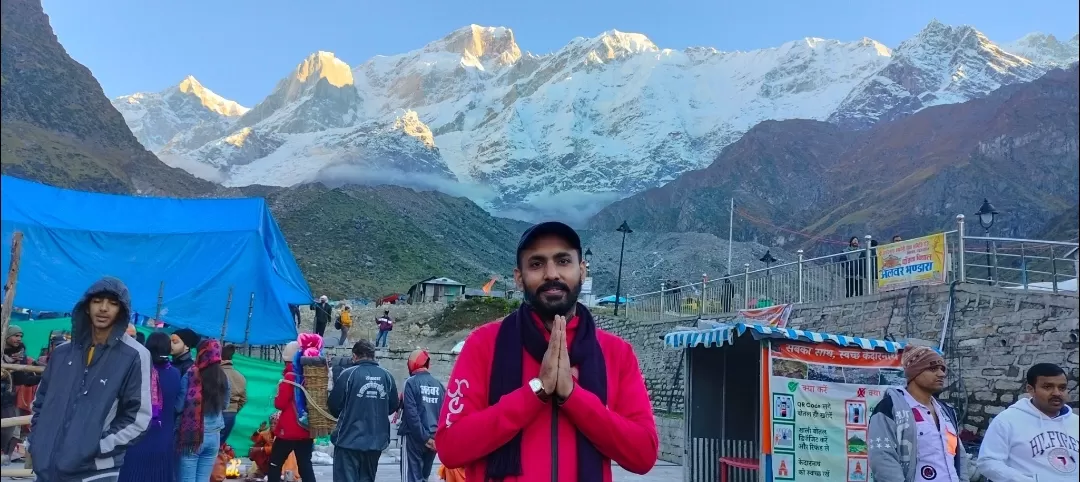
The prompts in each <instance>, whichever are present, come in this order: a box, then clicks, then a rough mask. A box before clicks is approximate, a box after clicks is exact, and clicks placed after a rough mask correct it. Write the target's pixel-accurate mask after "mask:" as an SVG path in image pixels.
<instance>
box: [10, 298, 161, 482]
mask: <svg viewBox="0 0 1080 482" xmlns="http://www.w3.org/2000/svg"><path fill="white" fill-rule="evenodd" d="M103 292H109V293H113V294H115V295H116V296H117V297H118V298H119V299H120V305H121V308H120V313H119V314H118V316H117V320H116V322H115V323H114V325H113V327H112V332H111V334H110V335H109V338H108V339H107V340H106V342H105V343H104V344H101V345H96V346H94V345H93V334H92V327H91V324H90V316H89V314H88V306H87V305H88V304H89V300H90V297H91V296H92V295H95V294H99V293H103ZM130 313H131V296H130V295H129V294H128V290H127V287H125V286H124V284H123V283H122V282H120V280H118V279H115V278H104V279H102V280H100V281H98V282H96V283H94V284H93V285H91V286H90V289H88V290H87V291H86V294H84V295H83V299H82V300H81V301H79V302H78V303H77V304H76V305H75V308H74V309H73V310H71V331H72V333H71V342H70V343H64V344H62V345H60V346H58V347H56V348H55V349H54V350H53V352H52V354H51V355H50V356H49V362H48V364H47V365H46V367H45V373H44V374H42V376H41V383H40V384H39V385H38V391H37V396H36V397H35V398H34V413H33V416H32V418H31V419H30V427H31V429H30V430H31V431H30V439H29V442H30V455H31V456H32V457H33V464H34V472H35V473H36V474H37V480H38V481H39V482H58V481H67V480H73V479H75V480H82V478H85V477H87V476H89V475H94V474H100V473H107V472H115V471H118V470H119V468H120V466H121V465H123V464H124V452H125V451H127V448H128V447H130V446H131V445H134V444H135V442H137V441H138V439H139V438H140V437H141V436H142V434H143V432H145V431H146V428H147V426H148V425H149V423H150V417H151V407H150V369H151V368H150V353H149V352H148V351H146V348H144V347H143V346H142V345H140V344H139V343H138V342H136V341H135V339H134V338H131V337H130V336H128V335H126V334H125V333H124V332H125V331H126V330H127V325H128V323H127V320H128V317H129V314H130ZM91 347H93V349H94V351H93V359H92V360H89V361H88V360H87V357H88V355H89V354H90V348H91Z"/></svg>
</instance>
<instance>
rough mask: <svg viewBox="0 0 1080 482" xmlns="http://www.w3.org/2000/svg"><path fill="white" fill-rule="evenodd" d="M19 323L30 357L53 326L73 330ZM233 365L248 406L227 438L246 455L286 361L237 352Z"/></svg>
mask: <svg viewBox="0 0 1080 482" xmlns="http://www.w3.org/2000/svg"><path fill="white" fill-rule="evenodd" d="M17 325H18V326H19V328H22V330H23V344H25V345H26V353H27V354H28V355H29V356H30V357H31V358H37V357H38V355H39V354H40V353H41V349H42V348H44V347H45V345H47V344H48V342H49V333H51V332H52V331H53V330H62V331H69V330H71V318H54V319H50V320H24V321H20V322H18V323H17ZM138 330H139V331H141V332H143V333H144V334H147V335H149V334H150V333H151V332H152V331H153V330H151V329H149V328H143V327H140V328H139V329H138ZM233 365H234V366H235V367H236V369H237V370H238V371H239V372H240V373H241V374H243V375H244V378H246V379H247V397H248V401H247V406H245V407H244V409H243V410H241V411H240V413H239V414H238V415H237V417H236V426H235V427H234V428H233V431H232V434H231V435H229V440H228V442H229V445H232V446H233V448H234V449H235V450H236V453H237V455H239V456H241V457H246V456H247V452H248V448H249V447H250V446H251V434H252V433H254V432H255V430H256V429H258V428H259V424H261V423H263V422H264V421H267V420H268V419H269V418H270V415H271V414H272V413H274V410H275V409H274V395H275V394H276V393H277V385H278V380H281V372H282V371H283V370H284V369H285V364H284V363H276V362H270V361H265V360H260V359H257V358H251V357H246V356H241V355H235V356H233Z"/></svg>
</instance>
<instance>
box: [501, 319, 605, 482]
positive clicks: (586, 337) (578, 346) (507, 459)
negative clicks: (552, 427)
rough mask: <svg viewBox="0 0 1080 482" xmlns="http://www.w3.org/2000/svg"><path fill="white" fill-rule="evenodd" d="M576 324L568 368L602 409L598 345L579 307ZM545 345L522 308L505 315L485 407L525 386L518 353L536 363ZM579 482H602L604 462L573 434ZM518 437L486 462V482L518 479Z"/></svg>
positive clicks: (601, 362) (601, 359)
mask: <svg viewBox="0 0 1080 482" xmlns="http://www.w3.org/2000/svg"><path fill="white" fill-rule="evenodd" d="M576 313H577V318H578V324H577V328H576V330H575V331H574V339H573V340H571V342H570V344H569V350H570V353H569V358H570V365H571V366H576V367H578V388H579V389H585V390H587V391H589V392H590V393H592V394H594V395H596V396H597V397H598V398H599V399H600V402H602V403H604V404H605V405H606V404H607V395H608V393H607V388H608V386H607V366H606V364H605V363H604V354H603V352H602V351H601V350H600V342H599V341H598V340H597V338H596V323H595V322H594V321H593V318H592V314H591V313H589V310H588V308H585V306H584V305H582V304H578V305H577V311H576ZM547 347H548V343H547V341H546V340H545V339H544V333H543V332H542V331H541V328H540V327H538V326H536V323H535V322H534V320H533V314H532V310H531V309H529V306H528V305H527V304H522V305H521V308H518V310H517V311H515V312H513V313H511V314H510V315H508V316H507V317H506V318H505V319H503V321H502V325H501V326H500V327H499V334H498V335H497V337H496V338H495V356H494V360H493V361H494V365H493V368H492V370H491V380H490V382H489V385H488V404H489V405H494V404H495V403H496V402H498V401H499V399H500V398H502V396H503V395H507V394H509V393H510V392H513V391H514V390H517V389H518V388H521V386H522V383H523V382H524V380H523V379H524V376H523V374H522V372H523V370H524V367H523V366H522V364H523V361H522V358H521V350H522V348H524V349H525V352H526V353H528V354H529V356H531V357H532V358H533V359H534V360H536V361H537V362H540V361H542V360H543V359H544V352H546V351H547ZM577 465H578V479H577V480H578V482H601V481H602V480H603V473H604V471H603V457H601V455H600V452H599V451H598V450H596V447H594V446H593V444H592V442H590V441H589V439H587V438H585V435H583V434H582V433H581V431H580V430H578V431H577ZM521 472H522V471H521V432H518V433H517V435H514V438H513V439H511V440H510V441H509V442H507V443H506V444H505V445H503V446H502V447H499V448H498V449H496V450H495V451H494V452H492V453H491V454H489V455H488V456H487V467H486V470H485V473H484V480H485V481H501V480H503V479H504V478H505V477H508V476H518V475H521Z"/></svg>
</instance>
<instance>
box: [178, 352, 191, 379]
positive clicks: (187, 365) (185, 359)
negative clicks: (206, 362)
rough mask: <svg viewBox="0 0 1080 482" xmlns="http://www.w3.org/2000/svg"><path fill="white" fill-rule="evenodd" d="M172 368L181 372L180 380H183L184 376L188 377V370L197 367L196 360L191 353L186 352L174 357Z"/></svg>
mask: <svg viewBox="0 0 1080 482" xmlns="http://www.w3.org/2000/svg"><path fill="white" fill-rule="evenodd" d="M172 366H174V367H176V369H177V370H178V371H179V372H180V378H183V377H184V375H187V372H188V370H190V369H191V367H193V366H195V359H194V358H192V357H191V352H190V351H188V352H184V353H181V354H179V355H176V356H174V357H173V359H172Z"/></svg>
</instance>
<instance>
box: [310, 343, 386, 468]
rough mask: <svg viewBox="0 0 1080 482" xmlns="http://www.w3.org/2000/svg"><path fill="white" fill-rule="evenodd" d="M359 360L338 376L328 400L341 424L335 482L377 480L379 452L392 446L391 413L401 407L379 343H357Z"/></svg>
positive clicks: (336, 434) (334, 438)
mask: <svg viewBox="0 0 1080 482" xmlns="http://www.w3.org/2000/svg"><path fill="white" fill-rule="evenodd" d="M353 358H354V359H355V360H356V364H355V365H353V366H351V367H349V368H346V369H345V370H344V371H343V372H341V375H340V376H339V377H338V378H337V379H336V380H334V388H333V390H331V391H330V398H329V400H327V405H328V408H329V409H330V415H333V416H334V417H336V418H337V420H338V421H337V426H335V427H334V432H333V433H331V434H330V442H332V443H333V444H334V481H335V482H375V473H376V471H377V470H378V468H379V456H380V455H382V452H383V450H386V447H389V446H390V416H391V415H393V414H394V412H396V411H397V409H398V393H397V385H396V384H395V383H394V377H393V376H392V375H390V372H388V371H386V370H385V369H384V368H383V367H381V366H379V364H378V362H376V361H375V347H374V346H373V345H372V344H371V342H370V341H367V340H360V341H358V342H356V344H355V345H353Z"/></svg>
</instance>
